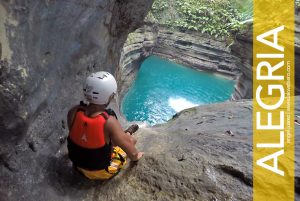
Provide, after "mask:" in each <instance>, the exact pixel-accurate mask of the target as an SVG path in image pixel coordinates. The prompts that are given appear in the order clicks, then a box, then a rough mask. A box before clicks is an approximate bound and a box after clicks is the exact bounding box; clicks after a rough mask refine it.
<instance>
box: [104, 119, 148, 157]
mask: <svg viewBox="0 0 300 201" xmlns="http://www.w3.org/2000/svg"><path fill="white" fill-rule="evenodd" d="M105 127H106V130H107V131H108V133H109V137H110V139H111V141H112V143H113V144H114V145H116V146H119V147H121V148H122V149H123V150H124V151H125V152H126V153H127V155H128V156H129V158H130V160H132V161H137V160H139V159H140V158H141V157H142V156H143V154H144V153H143V152H139V151H138V150H137V149H136V148H135V142H136V140H135V139H134V138H133V137H132V136H130V135H127V134H125V133H124V131H123V129H122V127H121V125H120V123H119V121H118V120H117V119H116V118H115V117H112V116H110V117H109V119H108V120H107V122H106V124H105Z"/></svg>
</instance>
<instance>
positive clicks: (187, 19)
mask: <svg viewBox="0 0 300 201" xmlns="http://www.w3.org/2000/svg"><path fill="white" fill-rule="evenodd" d="M251 17H252V0H243V1H242V0H155V2H154V4H153V7H152V10H151V12H150V13H149V15H148V16H147V20H148V21H152V22H156V23H157V22H158V23H160V24H165V25H168V26H170V27H173V28H179V29H180V30H183V31H184V30H194V31H200V32H202V33H206V34H208V35H211V36H213V37H216V38H217V37H222V38H223V37H226V36H229V35H230V33H231V32H235V31H237V30H238V29H239V28H240V26H241V23H240V22H242V21H244V20H246V19H249V18H251Z"/></svg>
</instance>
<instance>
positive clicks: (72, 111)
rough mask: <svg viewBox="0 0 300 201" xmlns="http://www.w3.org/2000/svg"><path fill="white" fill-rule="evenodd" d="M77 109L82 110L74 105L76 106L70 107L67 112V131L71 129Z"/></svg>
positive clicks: (81, 107) (79, 106)
mask: <svg viewBox="0 0 300 201" xmlns="http://www.w3.org/2000/svg"><path fill="white" fill-rule="evenodd" d="M78 109H84V107H83V106H81V105H76V106H74V107H72V108H71V109H70V110H69V112H68V116H67V123H68V128H69V130H71V128H72V125H73V121H74V118H75V115H76V112H77V110H78Z"/></svg>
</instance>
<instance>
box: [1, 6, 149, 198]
mask: <svg viewBox="0 0 300 201" xmlns="http://www.w3.org/2000/svg"><path fill="white" fill-rule="evenodd" d="M152 2H153V1H152V0H150V1H149V0H122V1H119V0H64V1H58V0H41V1H35V0H26V1H24V0H15V1H8V0H1V1H0V177H1V178H0V198H1V200H60V199H54V198H53V199H52V198H51V193H52V191H47V190H45V192H44V190H43V189H42V188H38V187H39V186H40V187H42V186H44V187H45V188H46V186H47V185H48V184H47V182H48V180H47V178H45V174H46V173H47V171H49V170H48V169H47V167H48V165H49V164H51V163H52V162H53V160H52V159H53V157H54V156H55V154H57V151H58V150H59V148H60V147H61V144H62V143H64V140H65V136H66V135H67V129H66V123H65V122H66V121H65V119H66V114H67V111H68V109H69V108H70V107H71V106H73V105H74V104H77V103H78V101H79V100H81V99H82V81H83V80H84V79H85V77H86V75H87V74H89V72H91V71H93V72H94V71H99V70H107V71H110V72H112V73H114V72H115V70H116V69H117V67H118V64H119V58H120V52H121V51H120V50H121V48H122V46H123V43H124V42H125V40H126V38H127V35H128V33H129V32H132V31H134V30H135V29H136V28H138V27H139V26H140V25H141V24H142V23H143V19H144V17H145V15H146V14H147V12H148V10H149V9H150V7H151V5H152ZM56 176H57V175H56ZM58 177H59V176H57V177H56V178H58ZM33 189H37V190H33ZM34 196H37V197H36V198H33V197H34Z"/></svg>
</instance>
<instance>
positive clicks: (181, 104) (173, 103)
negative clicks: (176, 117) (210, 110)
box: [168, 97, 198, 112]
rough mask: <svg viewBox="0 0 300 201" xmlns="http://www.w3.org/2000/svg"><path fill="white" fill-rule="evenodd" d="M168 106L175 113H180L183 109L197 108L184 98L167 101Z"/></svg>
mask: <svg viewBox="0 0 300 201" xmlns="http://www.w3.org/2000/svg"><path fill="white" fill-rule="evenodd" d="M168 103H169V106H170V107H171V108H172V109H173V110H175V111H176V112H180V111H182V110H184V109H187V108H191V107H195V106H198V104H195V103H192V102H190V101H188V100H186V99H185V98H172V97H170V98H169V100H168Z"/></svg>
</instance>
